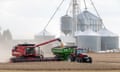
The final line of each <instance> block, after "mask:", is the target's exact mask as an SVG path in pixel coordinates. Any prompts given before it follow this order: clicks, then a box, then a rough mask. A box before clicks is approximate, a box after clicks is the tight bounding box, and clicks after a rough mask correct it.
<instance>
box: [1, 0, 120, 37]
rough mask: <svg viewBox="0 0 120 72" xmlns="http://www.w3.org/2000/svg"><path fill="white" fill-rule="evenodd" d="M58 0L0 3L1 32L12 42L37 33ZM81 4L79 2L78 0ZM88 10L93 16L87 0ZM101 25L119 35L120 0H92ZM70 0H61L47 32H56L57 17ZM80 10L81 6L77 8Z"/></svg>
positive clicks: (55, 33)
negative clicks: (10, 36)
mask: <svg viewBox="0 0 120 72" xmlns="http://www.w3.org/2000/svg"><path fill="white" fill-rule="evenodd" d="M61 1H62V0H0V27H1V32H2V31H3V30H6V29H9V30H10V31H11V32H12V35H13V38H14V39H32V38H34V35H36V34H38V33H39V32H41V31H42V30H43V29H44V27H45V25H46V24H47V22H48V20H49V19H50V17H51V16H52V14H53V13H54V11H55V10H56V8H57V7H58V5H59V4H60V2H61ZM81 1H83V0H81ZM86 1H87V6H88V10H89V11H91V12H92V13H94V14H96V13H95V11H94V9H93V7H92V5H91V4H90V2H89V0H86ZM93 2H94V4H95V6H96V8H97V10H98V12H99V14H100V16H101V18H102V19H103V22H104V25H105V26H106V28H107V29H109V30H110V31H112V32H114V33H116V34H118V35H120V27H119V25H120V9H119V7H120V0H93ZM69 3H70V0H65V2H64V4H63V5H62V6H61V8H60V9H59V11H58V12H57V14H56V15H55V17H54V18H53V20H52V21H51V22H50V24H49V25H48V27H47V31H49V32H50V33H52V34H54V35H58V34H59V33H60V17H61V16H63V15H65V14H66V10H67V8H68V6H69ZM81 9H84V6H82V5H81Z"/></svg>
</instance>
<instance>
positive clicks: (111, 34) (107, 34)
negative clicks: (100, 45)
mask: <svg viewBox="0 0 120 72" xmlns="http://www.w3.org/2000/svg"><path fill="white" fill-rule="evenodd" d="M98 33H99V34H100V35H101V36H118V35H117V34H115V33H113V32H111V31H109V30H108V29H106V28H105V27H104V28H103V29H101V30H100V31H99V32H98Z"/></svg>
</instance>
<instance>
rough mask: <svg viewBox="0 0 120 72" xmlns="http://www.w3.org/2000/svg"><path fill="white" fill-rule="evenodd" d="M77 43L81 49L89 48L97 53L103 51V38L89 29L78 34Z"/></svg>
mask: <svg viewBox="0 0 120 72" xmlns="http://www.w3.org/2000/svg"><path fill="white" fill-rule="evenodd" d="M76 42H77V46H78V47H79V48H87V49H89V50H90V51H93V52H97V51H100V50H101V38H100V36H99V34H97V33H95V32H93V31H92V30H90V29H88V30H86V31H84V32H80V31H79V32H78V33H77V34H76Z"/></svg>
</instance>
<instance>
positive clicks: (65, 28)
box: [61, 15, 72, 35]
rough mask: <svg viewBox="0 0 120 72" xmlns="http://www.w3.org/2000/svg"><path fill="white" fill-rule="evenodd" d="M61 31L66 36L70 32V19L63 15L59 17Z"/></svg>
mask: <svg viewBox="0 0 120 72" xmlns="http://www.w3.org/2000/svg"><path fill="white" fill-rule="evenodd" d="M61 31H62V32H63V33H64V34H65V35H67V34H70V33H71V32H72V17H70V16H68V15H65V16H62V17H61Z"/></svg>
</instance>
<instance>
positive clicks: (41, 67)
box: [0, 53, 120, 72]
mask: <svg viewBox="0 0 120 72" xmlns="http://www.w3.org/2000/svg"><path fill="white" fill-rule="evenodd" d="M89 56H91V57H92V58H93V63H92V64H89V63H77V62H26V63H0V72H27V71H28V70H29V72H38V71H41V72H48V71H51V72H58V71H61V72H68V71H69V72H73V71H74V72H103V71H104V72H120V53H109V54H89ZM13 70H14V71H13ZM19 70H20V71H19ZM21 70H22V71H21Z"/></svg>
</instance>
